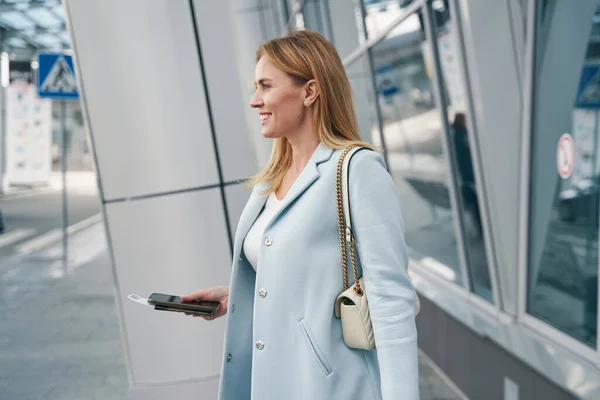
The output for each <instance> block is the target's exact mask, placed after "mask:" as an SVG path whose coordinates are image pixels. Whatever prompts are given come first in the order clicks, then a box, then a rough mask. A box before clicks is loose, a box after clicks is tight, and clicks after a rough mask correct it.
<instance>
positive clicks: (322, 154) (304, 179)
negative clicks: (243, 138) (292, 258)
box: [265, 143, 333, 230]
mask: <svg viewBox="0 0 600 400" xmlns="http://www.w3.org/2000/svg"><path fill="white" fill-rule="evenodd" d="M331 154H333V150H332V149H330V148H328V147H326V146H325V145H324V144H323V143H319V146H318V147H317V148H316V150H315V152H314V153H313V155H312V157H311V158H310V160H309V161H308V163H307V164H306V166H305V167H304V169H303V170H302V173H301V174H300V176H298V178H297V179H296V181H295V182H294V184H293V185H292V187H291V188H290V190H289V191H288V193H287V194H286V195H285V198H284V200H283V204H282V206H281V209H280V210H279V211H278V212H277V214H275V215H274V216H273V218H271V221H269V223H268V224H267V226H266V227H265V230H267V229H269V228H270V227H271V225H273V223H274V222H275V221H277V218H279V216H280V215H281V214H282V213H283V212H284V211H285V210H286V209H287V208H288V207H289V205H290V204H292V202H294V200H296V199H297V198H298V197H299V196H300V195H301V194H302V193H304V191H305V190H306V189H308V188H309V187H310V185H312V184H313V182H314V181H316V180H317V179H319V177H320V174H319V169H318V168H317V165H319V164H320V163H322V162H323V161H327V160H329V159H330V158H331Z"/></svg>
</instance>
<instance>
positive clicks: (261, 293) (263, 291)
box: [258, 288, 267, 299]
mask: <svg viewBox="0 0 600 400" xmlns="http://www.w3.org/2000/svg"><path fill="white" fill-rule="evenodd" d="M258 295H259V296H260V297H262V298H263V299H264V298H265V297H267V289H265V288H260V289H259V290H258Z"/></svg>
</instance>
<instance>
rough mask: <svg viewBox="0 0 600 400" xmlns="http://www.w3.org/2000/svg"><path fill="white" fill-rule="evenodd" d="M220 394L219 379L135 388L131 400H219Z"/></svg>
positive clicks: (131, 392)
mask: <svg viewBox="0 0 600 400" xmlns="http://www.w3.org/2000/svg"><path fill="white" fill-rule="evenodd" d="M218 392H219V379H218V378H215V379H211V380H207V381H202V382H192V383H183V384H180V385H176V386H174V385H167V386H150V387H140V388H133V389H132V390H131V391H130V394H129V399H130V400H165V399H177V400H188V399H193V400H217V398H218Z"/></svg>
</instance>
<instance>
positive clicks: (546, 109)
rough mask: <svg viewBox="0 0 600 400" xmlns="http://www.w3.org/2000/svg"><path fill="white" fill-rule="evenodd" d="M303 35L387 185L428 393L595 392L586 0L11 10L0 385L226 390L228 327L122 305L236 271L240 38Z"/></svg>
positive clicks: (63, 393) (242, 173) (0, 28)
mask: <svg viewBox="0 0 600 400" xmlns="http://www.w3.org/2000/svg"><path fill="white" fill-rule="evenodd" d="M295 29H313V30H317V31H319V32H321V33H323V35H324V36H325V37H326V38H327V39H328V40H330V41H331V42H332V43H333V44H334V45H335V47H336V48H337V50H338V52H339V54H340V56H341V58H342V60H343V62H344V65H345V67H346V71H347V74H348V76H349V79H350V82H351V84H352V87H353V90H354V100H355V104H356V108H357V114H358V120H359V125H360V129H361V136H362V137H363V139H365V140H367V141H370V142H372V143H373V144H375V145H377V146H379V147H380V148H381V149H382V150H383V152H384V155H385V158H386V161H387V164H388V169H389V171H390V173H391V174H392V176H393V178H394V181H395V183H396V185H397V187H398V191H399V193H400V196H401V199H402V205H403V210H404V216H405V222H406V230H407V241H408V245H409V249H410V266H409V269H410V274H411V277H412V279H413V282H414V284H415V287H416V288H417V290H418V292H419V295H420V298H421V304H422V310H421V313H420V314H419V316H418V318H417V321H418V327H419V347H420V349H421V358H422V360H425V361H426V363H424V364H423V369H422V375H423V376H424V377H426V376H428V375H427V373H428V372H427V371H429V369H431V370H433V371H434V372H433V374H434V375H436V376H438V377H439V378H440V379H441V381H443V382H444V384H445V386H447V387H448V388H450V389H449V392H448V393H452V394H448V393H445V392H444V393H442V389H435V388H434V384H433V383H432V382H433V381H431V382H430V381H428V380H426V378H423V382H422V393H423V399H426V398H431V399H435V398H440V399H447V398H466V397H468V398H471V399H485V400H488V399H503V400H517V399H536V400H537V399H543V400H546V399H575V398H581V399H589V400H592V399H600V352H599V350H598V323H599V322H598V304H599V303H598V301H599V300H598V279H599V277H598V270H599V265H600V264H599V260H598V242H599V237H598V232H599V229H600V224H599V212H600V202H599V195H600V157H599V155H598V150H599V149H600V142H599V138H600V123H599V115H600V114H599V109H600V2H598V1H597V0H579V1H576V2H574V1H571V0H404V1H403V0H379V1H377V0H362V1H360V0H228V1H224V0H103V1H101V2H100V1H96V2H91V1H86V0H65V1H64V4H61V3H60V2H59V1H58V0H57V1H51V0H48V1H42V0H29V1H27V0H12V1H9V0H1V1H0V52H1V53H2V57H1V63H0V64H1V68H0V75H1V77H2V79H1V81H2V89H1V92H0V94H1V95H0V100H1V101H0V105H1V118H0V132H1V134H2V136H1V138H2V140H1V146H0V149H1V151H0V160H1V162H0V165H1V168H0V169H1V173H2V193H3V195H2V197H1V198H0V210H1V211H2V215H3V222H4V226H5V232H4V233H3V234H2V235H0V304H1V305H2V307H0V309H2V311H1V312H0V398H1V399H4V398H7V399H28V398H32V399H59V398H77V399H80V398H87V397H85V396H89V397H90V398H92V397H93V396H96V397H97V398H103V399H113V398H114V399H117V398H119V399H120V398H125V396H130V398H132V399H158V398H164V397H177V398H185V399H187V398H190V399H191V398H202V399H215V398H216V393H217V388H218V381H219V372H220V366H221V363H222V362H225V363H227V362H235V356H233V357H227V355H225V358H223V348H222V334H223V329H224V321H215V322H213V323H210V324H208V323H203V322H202V321H198V320H197V319H192V318H184V317H182V316H180V315H173V314H169V313H165V314H160V315H157V313H156V312H155V311H153V310H152V309H151V308H148V307H142V306H140V305H138V304H135V303H134V302H131V301H129V300H128V299H127V295H128V294H130V293H137V294H140V295H145V296H147V295H149V294H150V293H152V292H164V293H174V294H180V293H187V292H189V291H193V290H196V289H198V288H201V287H207V286H212V285H217V284H227V282H228V278H229V273H230V265H231V253H232V247H233V245H232V241H233V235H234V233H235V228H236V225H237V220H238V218H239V216H240V214H241V211H242V208H243V206H244V204H245V202H246V200H247V198H248V196H249V192H248V191H247V190H245V189H244V186H243V183H242V181H243V179H244V178H245V177H247V176H249V175H251V174H253V173H254V172H255V171H256V170H257V169H258V168H260V167H261V166H263V165H264V164H265V163H266V161H267V160H268V158H269V155H270V142H269V141H268V140H265V139H263V138H262V137H261V135H260V121H259V118H258V116H257V115H256V112H255V110H251V109H250V107H248V102H249V99H250V98H251V95H252V92H253V81H252V80H253V71H254V62H255V60H254V57H255V51H256V49H257V46H258V43H259V42H261V41H266V40H269V39H271V38H274V37H277V36H280V35H284V34H286V33H287V32H290V31H291V30H295ZM40 51H59V52H67V53H68V54H72V55H73V56H74V59H75V66H76V68H75V74H76V76H77V82H78V85H79V93H80V96H81V99H80V101H76V102H69V103H68V104H66V106H65V109H66V119H65V125H66V134H64V132H63V124H62V121H61V118H60V117H61V110H62V108H61V107H62V105H61V104H60V102H57V101H52V100H41V99H39V98H38V96H37V92H36V83H37V82H36V69H37V68H38V67H39V65H38V64H37V54H38V52H40ZM63 138H66V142H63ZM65 165H66V167H67V168H66V175H65V177H66V179H65V181H64V182H66V185H63V180H62V175H61V174H62V171H61V169H62V168H63V166H65ZM61 190H64V191H65V196H63V195H62V193H61ZM64 198H66V199H67V202H66V203H65V202H64ZM63 235H66V236H63ZM65 237H66V240H63V239H65ZM234 262H235V260H234ZM428 368H429V369H428ZM432 379H433V378H432ZM32 382H34V383H32ZM74 382H75V383H74ZM436 390H439V391H438V392H436ZM119 396H122V397H119ZM451 396H454V397H451Z"/></svg>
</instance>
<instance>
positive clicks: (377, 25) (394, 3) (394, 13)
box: [363, 0, 413, 37]
mask: <svg viewBox="0 0 600 400" xmlns="http://www.w3.org/2000/svg"><path fill="white" fill-rule="evenodd" d="M412 2H413V0H404V1H398V0H363V4H364V5H365V24H366V25H367V34H368V36H369V37H373V36H377V35H378V34H379V33H380V32H381V31H382V30H383V29H385V28H387V27H388V26H390V24H391V23H392V22H393V20H394V19H396V18H398V17H399V16H400V15H402V14H404V10H403V9H404V8H405V7H407V6H409V5H410V4H411V3H412ZM406 27H407V26H405V28H406Z"/></svg>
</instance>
